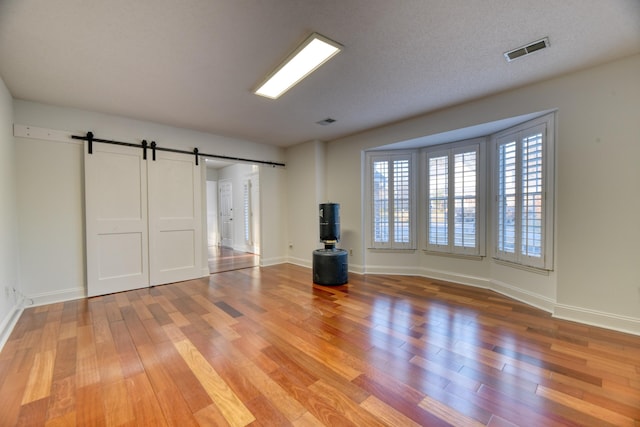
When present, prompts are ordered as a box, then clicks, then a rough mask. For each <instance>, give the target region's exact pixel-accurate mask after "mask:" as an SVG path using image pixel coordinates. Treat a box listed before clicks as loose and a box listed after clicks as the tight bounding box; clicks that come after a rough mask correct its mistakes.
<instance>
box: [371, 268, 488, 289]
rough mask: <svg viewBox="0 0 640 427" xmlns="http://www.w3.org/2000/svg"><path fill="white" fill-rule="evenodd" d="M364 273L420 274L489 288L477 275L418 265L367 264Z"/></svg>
mask: <svg viewBox="0 0 640 427" xmlns="http://www.w3.org/2000/svg"><path fill="white" fill-rule="evenodd" d="M365 274H391V275H402V276H420V277H424V278H427V279H434V280H442V281H445V282H452V283H456V284H460V285H467V286H473V287H476V288H483V289H487V288H490V282H489V281H488V280H487V279H485V278H483V277H478V276H470V275H466V274H457V273H452V272H450V271H444V270H434V269H430V268H420V267H398V266H390V265H384V266H373V267H371V266H368V267H367V268H366V272H365Z"/></svg>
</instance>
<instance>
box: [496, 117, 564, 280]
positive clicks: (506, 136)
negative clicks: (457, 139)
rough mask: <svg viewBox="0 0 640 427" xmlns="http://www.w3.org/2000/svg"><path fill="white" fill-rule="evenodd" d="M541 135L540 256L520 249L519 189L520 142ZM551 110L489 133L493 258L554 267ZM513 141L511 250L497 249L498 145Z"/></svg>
mask: <svg viewBox="0 0 640 427" xmlns="http://www.w3.org/2000/svg"><path fill="white" fill-rule="evenodd" d="M537 134H541V135H542V138H541V150H542V154H541V156H540V157H541V161H542V165H541V174H540V177H541V180H542V183H541V191H540V193H541V197H540V203H541V205H542V206H541V209H540V213H541V222H540V227H541V232H540V238H541V243H540V251H541V254H540V256H531V255H528V254H527V253H526V251H523V249H522V233H523V232H524V230H523V226H522V219H523V215H522V213H523V204H524V197H525V195H526V194H528V193H527V192H525V191H524V190H523V189H522V182H523V172H522V170H523V167H524V166H523V164H522V145H523V140H524V139H525V138H528V137H531V136H534V135H537ZM555 134H556V130H555V113H550V114H547V115H544V116H542V117H539V118H537V119H534V120H530V121H527V122H525V123H522V124H520V125H517V126H514V127H512V128H509V129H505V130H503V131H501V132H498V133H496V134H494V135H492V136H491V147H492V151H493V152H492V156H491V158H492V171H493V173H492V174H491V175H492V181H493V182H492V201H493V203H492V205H493V211H492V221H493V224H492V225H493V233H492V234H493V258H494V259H496V260H499V261H503V262H507V263H512V264H516V265H520V266H524V267H530V268H534V269H539V270H547V271H551V270H553V266H554V222H555V218H554V209H555V208H554V205H555V203H554V202H555V185H556V184H555V136H556V135H555ZM513 142H515V143H516V153H515V162H514V164H515V169H516V173H515V177H516V178H515V199H516V200H515V207H514V214H513V216H514V219H513V221H514V227H513V228H514V250H513V252H511V251H506V250H501V246H502V245H501V244H500V243H501V242H500V212H501V210H500V195H501V192H500V159H499V156H500V146H502V145H505V144H509V143H513Z"/></svg>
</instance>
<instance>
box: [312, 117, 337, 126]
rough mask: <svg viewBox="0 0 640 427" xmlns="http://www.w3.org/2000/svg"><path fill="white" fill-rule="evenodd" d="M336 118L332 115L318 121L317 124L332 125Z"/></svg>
mask: <svg viewBox="0 0 640 427" xmlns="http://www.w3.org/2000/svg"><path fill="white" fill-rule="evenodd" d="M335 121H336V119H332V118H331V117H327V118H326V119H324V120H320V121H319V122H316V123H317V124H319V125H320V126H326V125H330V124H331V123H333V122H335Z"/></svg>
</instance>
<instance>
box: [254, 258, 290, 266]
mask: <svg viewBox="0 0 640 427" xmlns="http://www.w3.org/2000/svg"><path fill="white" fill-rule="evenodd" d="M287 262H288V261H287V258H285V257H273V258H264V257H260V267H268V266H270V265H278V264H285V263H287Z"/></svg>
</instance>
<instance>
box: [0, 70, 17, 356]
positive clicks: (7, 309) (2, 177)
mask: <svg viewBox="0 0 640 427" xmlns="http://www.w3.org/2000/svg"><path fill="white" fill-rule="evenodd" d="M12 125H13V100H12V98H11V94H10V93H9V91H8V90H7V87H6V86H5V84H4V81H2V79H0V348H2V346H3V345H4V343H5V342H6V340H7V338H9V336H8V335H9V333H10V331H11V328H12V326H13V323H14V322H15V321H16V320H17V317H18V314H19V295H20V291H21V287H20V281H19V272H18V251H17V247H18V233H17V228H18V227H17V215H16V212H17V209H16V168H15V142H14V138H13V127H12ZM14 289H15V290H16V291H17V292H14V291H13V290H14Z"/></svg>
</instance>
